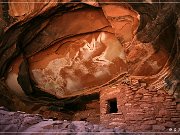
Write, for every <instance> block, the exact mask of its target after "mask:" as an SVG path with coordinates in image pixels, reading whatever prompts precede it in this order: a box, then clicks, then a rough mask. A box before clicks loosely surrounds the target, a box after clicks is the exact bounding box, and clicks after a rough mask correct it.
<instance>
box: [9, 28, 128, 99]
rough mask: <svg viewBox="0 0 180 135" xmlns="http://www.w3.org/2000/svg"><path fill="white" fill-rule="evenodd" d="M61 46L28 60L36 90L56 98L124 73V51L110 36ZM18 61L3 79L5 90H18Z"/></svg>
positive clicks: (97, 35)
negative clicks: (6, 87)
mask: <svg viewBox="0 0 180 135" xmlns="http://www.w3.org/2000/svg"><path fill="white" fill-rule="evenodd" d="M74 39H76V40H74ZM61 44H62V42H60V43H56V44H55V45H53V46H52V47H51V48H48V49H46V50H44V51H41V52H40V53H38V54H36V55H34V56H32V57H30V59H29V63H30V73H31V77H32V79H33V80H34V81H35V82H36V84H37V87H39V88H41V89H42V90H43V91H46V92H48V93H50V94H53V95H56V96H57V97H64V96H68V95H72V94H78V93H79V92H82V90H84V89H90V88H94V87H96V86H100V85H103V84H105V83H108V81H110V80H111V79H113V78H116V77H118V76H119V75H121V74H124V73H126V72H127V64H126V60H125V53H124V49H123V47H122V45H121V43H120V42H119V40H118V39H117V38H116V37H115V36H114V35H113V34H111V33H108V32H96V33H93V34H86V35H83V36H78V37H74V38H69V39H68V41H64V44H62V45H61ZM21 61H22V59H21V58H18V59H17V60H16V61H15V62H14V64H13V66H12V69H13V70H12V71H11V72H10V73H9V77H8V79H7V84H8V85H9V87H13V86H16V88H15V89H16V90H15V91H18V89H20V86H19V85H18V82H17V81H15V80H16V79H17V76H18V75H17V74H18V72H19V71H18V67H19V65H20V62H21ZM12 82H13V83H15V84H13V83H12ZM12 85H13V86H12Z"/></svg>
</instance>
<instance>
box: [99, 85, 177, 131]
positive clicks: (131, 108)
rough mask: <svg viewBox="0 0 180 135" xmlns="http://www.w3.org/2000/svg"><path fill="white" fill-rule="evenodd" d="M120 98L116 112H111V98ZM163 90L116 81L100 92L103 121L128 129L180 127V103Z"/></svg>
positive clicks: (157, 129) (111, 125) (101, 119)
mask: <svg viewBox="0 0 180 135" xmlns="http://www.w3.org/2000/svg"><path fill="white" fill-rule="evenodd" d="M114 98H116V99H117V108H118V112H117V113H108V112H107V109H108V100H109V99H114ZM178 102H179V101H177V100H175V99H174V97H173V96H171V95H168V94H167V93H166V92H165V91H164V90H156V89H155V88H151V87H147V86H146V84H143V83H142V84H138V85H137V86H132V85H127V84H122V83H119V84H116V85H113V86H109V87H106V88H104V89H102V90H101V92H100V114H101V116H100V121H101V123H102V124H103V125H106V126H107V127H115V126H118V127H120V128H122V129H125V130H129V131H169V128H177V129H179V127H180V103H179V104H178Z"/></svg>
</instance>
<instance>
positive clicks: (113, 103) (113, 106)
mask: <svg viewBox="0 0 180 135" xmlns="http://www.w3.org/2000/svg"><path fill="white" fill-rule="evenodd" d="M107 113H118V108H117V99H116V98H114V99H110V100H108V101H107Z"/></svg>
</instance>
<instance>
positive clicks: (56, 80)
mask: <svg viewBox="0 0 180 135" xmlns="http://www.w3.org/2000/svg"><path fill="white" fill-rule="evenodd" d="M86 4H89V5H86ZM86 4H74V5H73V4H69V5H68V4H67V5H66V4H64V5H66V6H64V5H63V4H62V5H63V6H62V5H60V6H62V7H61V8H60V10H57V12H54V13H53V10H51V9H53V8H54V9H56V7H57V3H53V4H52V3H49V4H47V5H46V6H45V7H44V5H41V6H39V7H38V6H34V5H28V6H29V10H25V9H26V8H25V7H26V6H27V4H26V5H24V8H20V7H19V6H15V5H13V4H10V11H9V12H10V15H11V16H13V17H14V18H15V19H16V20H17V23H15V24H14V25H12V26H11V27H9V28H8V29H7V30H6V33H8V34H11V30H12V31H15V30H14V29H16V30H17V31H16V33H17V37H16V35H13V37H12V42H10V41H6V43H7V44H9V46H11V47H9V49H4V50H6V52H5V51H4V56H5V54H9V56H8V57H7V58H2V61H4V63H5V64H6V61H7V60H8V59H14V60H13V62H12V63H11V64H10V68H9V72H8V73H7V72H6V73H7V77H6V83H7V85H8V87H9V88H10V89H12V90H13V91H15V92H16V93H17V94H19V95H23V94H24V92H23V91H25V92H26V91H28V89H33V87H34V86H35V87H36V88H39V89H40V90H41V91H44V92H47V93H49V94H52V95H54V96H56V97H58V98H62V97H69V96H74V95H78V94H82V93H86V91H87V90H91V89H95V88H97V87H98V88H100V87H101V86H103V85H104V84H107V83H108V82H110V81H111V80H113V79H115V78H117V77H118V76H120V75H123V74H126V75H128V76H129V78H131V79H137V80H140V81H142V82H146V83H147V84H149V85H153V86H156V87H159V88H162V87H164V85H165V83H166V82H165V78H166V77H167V76H168V75H169V74H170V63H171V61H170V60H171V59H170V58H171V56H172V54H171V53H170V51H169V50H171V49H172V46H173V45H172V44H173V42H174V36H173V32H172V31H174V28H173V26H172V27H171V26H169V27H168V28H167V29H165V30H164V32H163V33H162V34H161V35H158V36H159V38H158V39H153V40H152V42H149V43H143V42H141V40H139V39H138V37H137V33H138V28H139V29H140V28H142V23H143V22H142V20H141V19H142V16H141V18H140V13H139V12H138V11H137V10H135V9H133V8H132V7H133V6H130V5H129V4H111V3H110V4H102V3H97V2H94V3H87V2H86ZM42 7H43V8H42ZM52 7H53V8H52ZM47 11H49V13H52V14H50V15H47V16H46V14H48V12H47ZM154 12H156V11H154ZM38 15H40V16H39V17H36V16H38ZM43 15H44V16H43ZM33 16H34V18H35V19H34V20H33V19H31V18H32V17H33ZM41 17H42V18H43V17H44V18H45V19H44V18H43V19H44V20H43V19H41ZM38 18H39V20H38ZM154 20H155V19H154ZM36 22H37V24H35V23H36ZM17 25H19V27H16V26H17ZM18 31H19V33H21V34H19V35H18ZM163 34H164V35H166V37H163ZM141 35H142V33H141ZM174 35H175V34H174ZM143 36H146V35H143ZM166 38H169V40H168V41H166V40H165V39H166ZM9 40H11V39H9ZM13 41H14V42H13ZM16 41H18V42H16ZM7 44H6V45H7ZM168 47H169V48H170V49H169V50H168V49H167V48H168ZM19 49H20V51H19ZM8 51H9V52H8ZM18 51H19V52H18ZM1 53H2V52H1ZM24 61H25V62H26V61H28V64H26V65H25V68H24V69H23V66H22V65H23V64H22V63H23V62H24ZM4 63H3V62H2V64H1V65H0V68H2V69H4V68H5V67H6V66H5V64H4ZM7 65H8V64H7ZM20 65H21V66H20ZM3 66H5V67H3ZM27 70H28V72H27V74H25V73H26V72H25V71H27ZM1 74H3V73H1ZM26 75H28V76H29V78H30V80H29V79H28V78H26V77H25V76H26ZM18 76H19V77H18ZM21 77H22V78H21ZM23 77H25V80H24V81H23ZM18 78H19V79H18ZM20 78H21V79H20ZM26 79H27V80H26ZM32 82H33V83H32ZM23 83H24V85H27V86H23ZM29 84H30V86H29ZM32 85H33V87H32ZM30 87H32V88H30ZM24 89H26V90H24ZM92 92H93V90H92Z"/></svg>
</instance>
